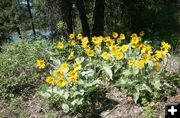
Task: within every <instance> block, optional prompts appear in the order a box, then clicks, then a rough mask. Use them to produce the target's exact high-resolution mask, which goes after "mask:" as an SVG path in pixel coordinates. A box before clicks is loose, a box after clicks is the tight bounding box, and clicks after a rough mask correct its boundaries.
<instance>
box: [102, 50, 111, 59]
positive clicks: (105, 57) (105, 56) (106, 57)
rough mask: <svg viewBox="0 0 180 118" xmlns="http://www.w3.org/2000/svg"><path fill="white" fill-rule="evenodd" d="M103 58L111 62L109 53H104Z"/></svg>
mask: <svg viewBox="0 0 180 118" xmlns="http://www.w3.org/2000/svg"><path fill="white" fill-rule="evenodd" d="M101 57H102V58H103V59H104V60H109V58H110V56H109V54H108V53H107V52H103V53H102V55H101Z"/></svg>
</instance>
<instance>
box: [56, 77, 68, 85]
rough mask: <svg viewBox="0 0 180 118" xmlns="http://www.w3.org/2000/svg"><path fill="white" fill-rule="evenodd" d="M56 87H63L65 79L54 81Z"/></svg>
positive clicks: (65, 83)
mask: <svg viewBox="0 0 180 118" xmlns="http://www.w3.org/2000/svg"><path fill="white" fill-rule="evenodd" d="M56 85H57V86H59V87H65V86H66V85H67V82H66V80H65V79H63V78H61V79H58V80H57V81H56Z"/></svg>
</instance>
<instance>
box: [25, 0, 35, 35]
mask: <svg viewBox="0 0 180 118" xmlns="http://www.w3.org/2000/svg"><path fill="white" fill-rule="evenodd" d="M26 1H27V8H28V12H29V16H30V18H31V25H32V30H33V34H34V37H35V36H36V31H35V26H34V23H33V17H32V12H31V6H30V2H29V0H26Z"/></svg>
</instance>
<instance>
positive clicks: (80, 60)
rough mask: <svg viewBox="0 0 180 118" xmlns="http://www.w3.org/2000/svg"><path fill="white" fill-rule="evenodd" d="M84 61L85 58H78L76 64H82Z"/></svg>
mask: <svg viewBox="0 0 180 118" xmlns="http://www.w3.org/2000/svg"><path fill="white" fill-rule="evenodd" d="M83 61H84V57H78V58H76V62H79V63H82V62H83Z"/></svg>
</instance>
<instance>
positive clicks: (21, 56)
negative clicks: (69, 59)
mask: <svg viewBox="0 0 180 118" xmlns="http://www.w3.org/2000/svg"><path fill="white" fill-rule="evenodd" d="M37 39H38V40H36V41H33V40H32V38H31V37H29V38H28V37H24V38H23V39H19V40H18V41H16V42H11V43H8V44H5V45H4V46H2V51H1V53H0V62H1V64H0V88H1V89H0V96H3V97H4V98H12V97H15V96H16V95H21V94H26V95H28V94H29V93H31V92H33V91H34V90H35V88H36V87H37V86H39V85H40V84H41V83H42V81H41V78H40V77H41V74H42V73H41V74H40V73H37V69H36V67H35V65H34V63H35V62H36V60H37V59H42V58H43V59H44V60H45V61H46V59H48V58H49V55H50V54H49V53H48V50H50V49H51V47H49V46H48V43H47V42H45V41H42V40H41V38H40V37H37ZM41 72H43V71H41Z"/></svg>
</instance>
